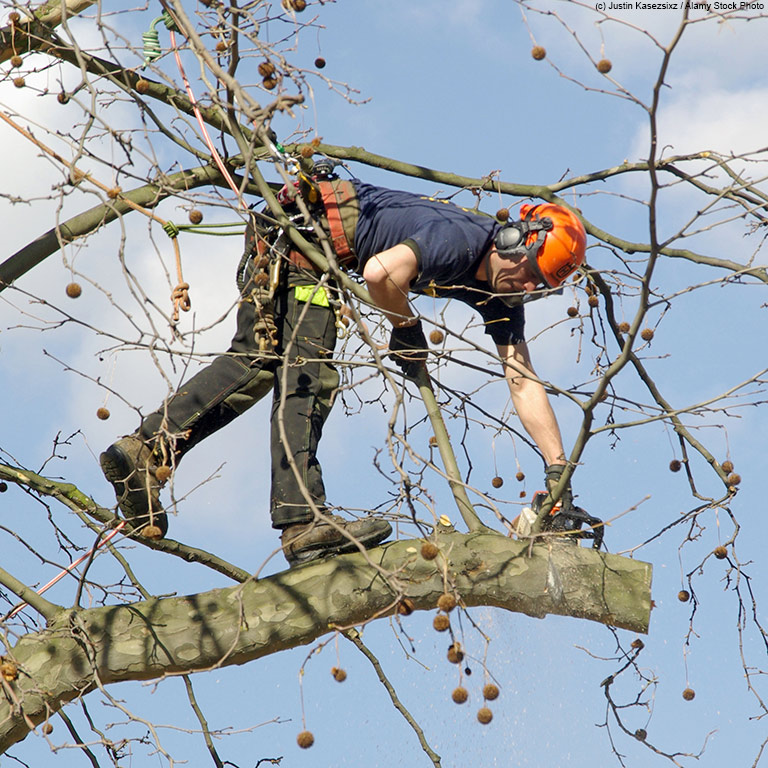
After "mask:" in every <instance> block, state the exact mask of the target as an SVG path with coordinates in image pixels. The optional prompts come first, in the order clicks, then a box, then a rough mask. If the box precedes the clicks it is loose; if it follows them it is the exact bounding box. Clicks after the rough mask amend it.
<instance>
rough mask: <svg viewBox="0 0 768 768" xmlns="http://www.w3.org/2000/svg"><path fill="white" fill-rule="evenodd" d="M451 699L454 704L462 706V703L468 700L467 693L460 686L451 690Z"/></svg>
mask: <svg viewBox="0 0 768 768" xmlns="http://www.w3.org/2000/svg"><path fill="white" fill-rule="evenodd" d="M451 698H452V699H453V700H454V702H455V703H456V704H464V702H465V701H466V700H467V699H468V698H469V691H468V690H467V689H466V688H464V687H463V686H461V685H460V686H459V687H458V688H454V689H453V693H452V694H451Z"/></svg>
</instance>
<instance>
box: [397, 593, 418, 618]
mask: <svg viewBox="0 0 768 768" xmlns="http://www.w3.org/2000/svg"><path fill="white" fill-rule="evenodd" d="M414 610H416V606H415V605H414V604H413V600H411V598H410V597H404V598H403V599H402V600H400V601H398V603H397V612H398V613H399V614H400V615H401V616H410V615H411V614H412V613H413V612H414Z"/></svg>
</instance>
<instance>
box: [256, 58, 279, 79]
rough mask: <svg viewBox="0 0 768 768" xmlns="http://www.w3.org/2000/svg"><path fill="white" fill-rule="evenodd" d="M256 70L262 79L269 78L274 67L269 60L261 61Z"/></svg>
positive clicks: (272, 73) (273, 71) (273, 72)
mask: <svg viewBox="0 0 768 768" xmlns="http://www.w3.org/2000/svg"><path fill="white" fill-rule="evenodd" d="M257 69H258V70H259V74H260V75H261V76H262V77H271V76H272V75H274V74H275V65H274V64H273V63H272V62H271V61H269V60H266V61H262V62H261V64H259V66H258V67H257Z"/></svg>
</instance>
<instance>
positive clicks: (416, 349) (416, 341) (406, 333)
mask: <svg viewBox="0 0 768 768" xmlns="http://www.w3.org/2000/svg"><path fill="white" fill-rule="evenodd" d="M389 351H390V353H391V354H392V359H393V360H394V362H395V364H396V365H398V366H399V367H400V368H401V369H402V371H403V373H404V374H405V375H406V376H408V377H409V378H411V379H415V378H416V377H417V376H418V375H419V371H420V370H421V368H422V366H423V365H424V363H425V362H426V360H427V354H428V353H427V339H426V338H425V336H424V329H423V328H422V327H421V320H418V321H417V322H416V323H415V324H414V325H408V326H404V327H403V326H401V327H399V328H393V329H392V335H391V336H390V337H389Z"/></svg>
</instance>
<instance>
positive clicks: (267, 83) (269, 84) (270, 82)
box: [261, 77, 277, 91]
mask: <svg viewBox="0 0 768 768" xmlns="http://www.w3.org/2000/svg"><path fill="white" fill-rule="evenodd" d="M261 84H262V85H263V86H264V88H265V89H266V90H268V91H274V90H275V88H276V87H277V79H276V78H274V77H265V78H264V79H263V80H262V81H261Z"/></svg>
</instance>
